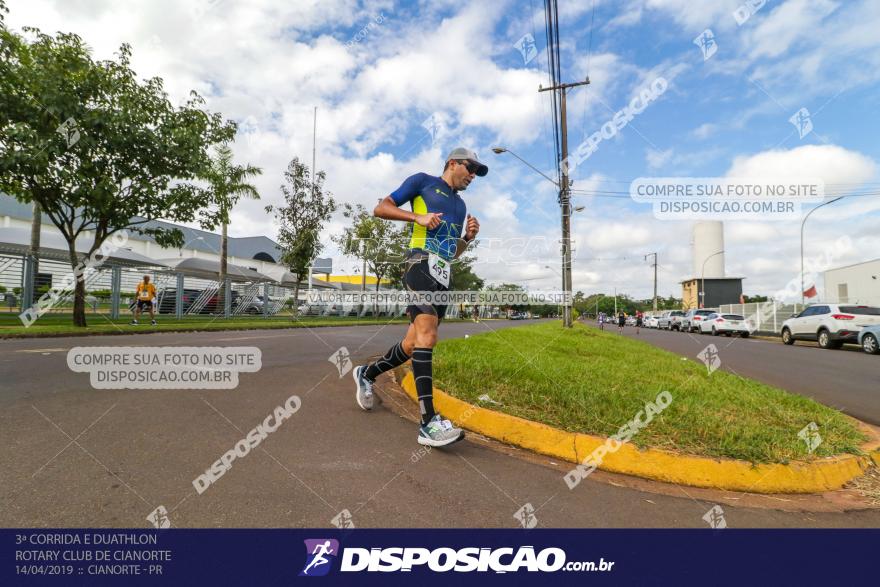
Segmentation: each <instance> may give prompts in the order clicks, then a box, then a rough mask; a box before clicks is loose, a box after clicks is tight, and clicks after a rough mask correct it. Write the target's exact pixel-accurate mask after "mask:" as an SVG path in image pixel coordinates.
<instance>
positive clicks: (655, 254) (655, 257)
mask: <svg viewBox="0 0 880 587" xmlns="http://www.w3.org/2000/svg"><path fill="white" fill-rule="evenodd" d="M651 255H654V311H655V312H656V311H657V253H648V254H647V255H645V260H647V259H648V257H650V256H651Z"/></svg>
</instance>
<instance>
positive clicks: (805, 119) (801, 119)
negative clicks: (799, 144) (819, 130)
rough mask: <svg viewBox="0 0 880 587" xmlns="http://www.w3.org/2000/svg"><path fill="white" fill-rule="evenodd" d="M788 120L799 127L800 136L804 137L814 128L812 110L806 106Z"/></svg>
mask: <svg viewBox="0 0 880 587" xmlns="http://www.w3.org/2000/svg"><path fill="white" fill-rule="evenodd" d="M788 121H789V122H790V123H792V124H793V125H794V127H795V128H796V129H797V131H798V137H799V138H804V137H805V136H807V135H808V134H810V132H812V130H813V120H812V119H811V118H810V111H809V110H807V109H806V108H801V109H800V110H798V111H797V112H795V113H794V114H793V115H792V116H791V118H789V119H788Z"/></svg>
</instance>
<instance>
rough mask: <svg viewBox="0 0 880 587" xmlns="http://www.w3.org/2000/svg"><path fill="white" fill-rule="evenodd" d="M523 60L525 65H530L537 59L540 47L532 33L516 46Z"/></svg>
mask: <svg viewBox="0 0 880 587" xmlns="http://www.w3.org/2000/svg"><path fill="white" fill-rule="evenodd" d="M514 47H516V49H517V50H518V51H519V52H520V55H522V58H523V65H528V64H529V61H531V60H532V59H534V58H535V57H537V55H538V47H537V46H536V45H535V37H533V36H532V34H531V33H526V34H525V35H523V36H522V38H521V39H520V40H519V41H517V42H516V45H514Z"/></svg>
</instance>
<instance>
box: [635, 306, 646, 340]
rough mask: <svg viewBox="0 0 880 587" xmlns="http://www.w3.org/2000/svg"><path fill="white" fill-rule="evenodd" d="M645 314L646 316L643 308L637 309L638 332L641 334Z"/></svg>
mask: <svg viewBox="0 0 880 587" xmlns="http://www.w3.org/2000/svg"><path fill="white" fill-rule="evenodd" d="M643 316H644V314H642V311H641V310H638V311H636V334H639V332H640V331H641V329H642V317H643Z"/></svg>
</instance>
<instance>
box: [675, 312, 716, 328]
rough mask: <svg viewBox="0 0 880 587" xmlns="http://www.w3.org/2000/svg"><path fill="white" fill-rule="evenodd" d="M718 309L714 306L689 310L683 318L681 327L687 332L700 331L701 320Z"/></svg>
mask: <svg viewBox="0 0 880 587" xmlns="http://www.w3.org/2000/svg"><path fill="white" fill-rule="evenodd" d="M717 311H718V310H716V309H714V308H701V309H699V310H688V311H687V314H685V315H684V318H682V319H681V329H682V330H684V331H685V332H694V331H699V330H700V326H701V322H703V321H704V320H705V319H706V318H707V317H709V316H710V315H712V314H714V313H715V312H717Z"/></svg>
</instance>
